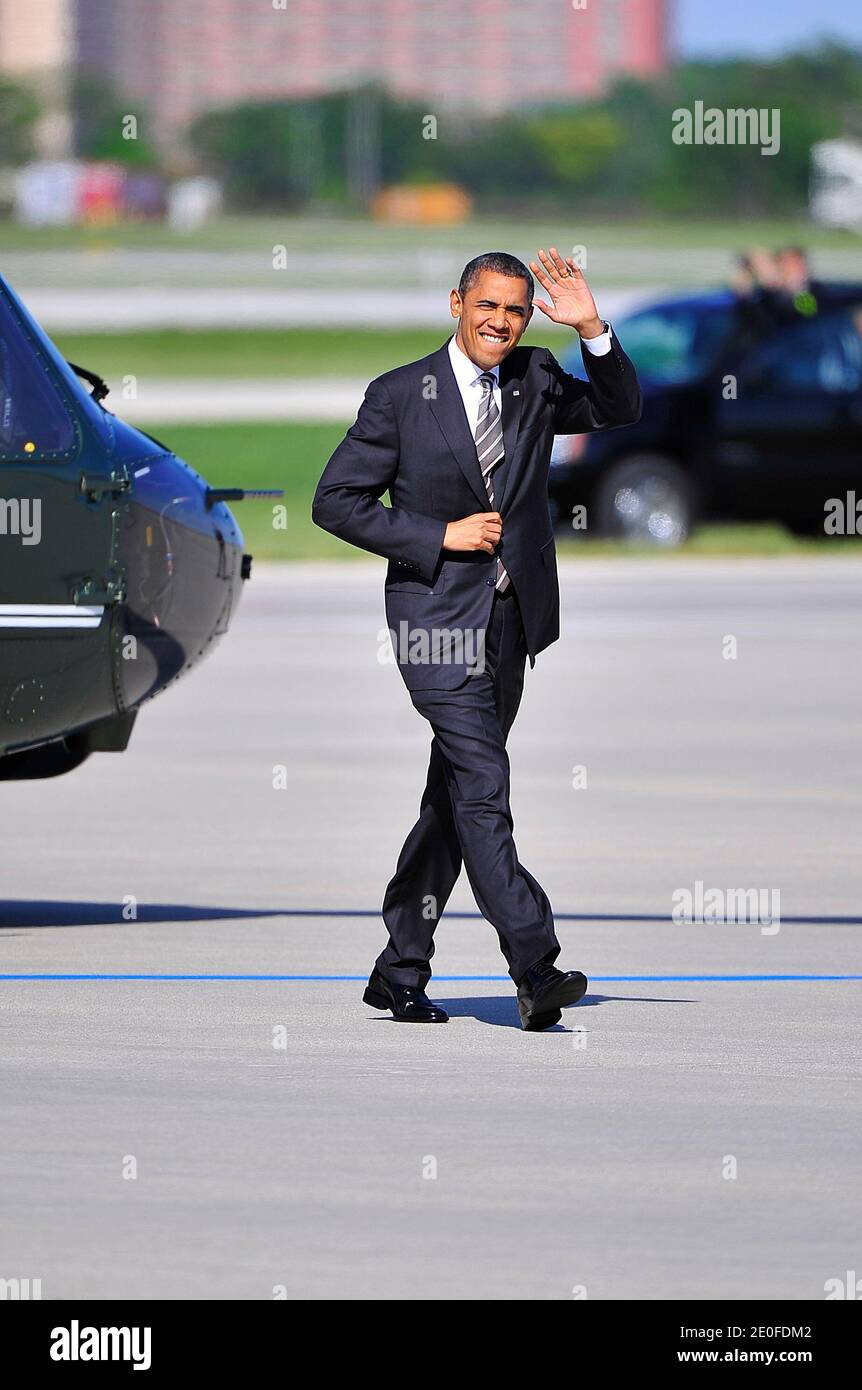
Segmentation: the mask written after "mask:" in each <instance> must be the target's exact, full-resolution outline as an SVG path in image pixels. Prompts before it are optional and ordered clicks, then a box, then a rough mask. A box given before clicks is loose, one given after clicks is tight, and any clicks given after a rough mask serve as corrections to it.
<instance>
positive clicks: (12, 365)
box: [0, 300, 75, 462]
mask: <svg viewBox="0 0 862 1390" xmlns="http://www.w3.org/2000/svg"><path fill="white" fill-rule="evenodd" d="M74 438H75V431H74V426H73V424H72V419H71V416H70V415H69V413H68V411H67V410H66V408H65V406H64V405H63V402H62V400H61V399H60V396H59V394H58V393H57V391H56V389H55V387H54V386H53V384H52V382H51V379H50V377H49V376H48V375H47V373H46V371H45V369H44V367H43V366H42V363H41V361H40V359H39V357H38V356H37V354H36V351H35V349H34V347H33V345H32V344H31V343H30V341H29V339H28V338H27V336H26V334H25V333H24V331H23V329H22V328H21V326H20V324H19V323H18V321H17V319H16V318H15V317H14V315H13V314H12V312H11V310H10V308H9V306H8V304H6V303H5V302H4V301H3V300H0V462H3V461H6V460H9V459H27V460H33V461H36V460H38V459H46V458H47V459H53V458H57V457H62V456H63V455H64V454H66V453H68V451H69V449H70V448H71V447H72V444H73V442H74Z"/></svg>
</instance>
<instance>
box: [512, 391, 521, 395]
mask: <svg viewBox="0 0 862 1390" xmlns="http://www.w3.org/2000/svg"><path fill="white" fill-rule="evenodd" d="M520 394H521V393H520V391H513V392H512V395H513V396H520Z"/></svg>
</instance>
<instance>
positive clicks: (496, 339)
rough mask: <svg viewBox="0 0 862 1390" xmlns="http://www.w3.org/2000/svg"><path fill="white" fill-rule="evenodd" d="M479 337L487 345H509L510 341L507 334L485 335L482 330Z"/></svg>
mask: <svg viewBox="0 0 862 1390" xmlns="http://www.w3.org/2000/svg"><path fill="white" fill-rule="evenodd" d="M479 337H480V338H483V339H484V340H485V342H486V343H507V342H508V341H509V339H508V338H507V337H506V335H505V334H500V333H483V332H481V330H480V332H479Z"/></svg>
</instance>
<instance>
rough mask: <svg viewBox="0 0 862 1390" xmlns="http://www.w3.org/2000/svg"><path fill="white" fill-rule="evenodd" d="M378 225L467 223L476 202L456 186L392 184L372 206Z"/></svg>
mask: <svg viewBox="0 0 862 1390" xmlns="http://www.w3.org/2000/svg"><path fill="white" fill-rule="evenodd" d="M371 211H372V215H373V217H374V218H375V220H376V221H377V222H410V223H421V224H427V223H434V222H465V221H466V220H467V218H468V217H470V216H471V214H472V212H473V200H472V198H471V197H470V195H469V193H467V192H465V190H464V189H463V188H460V187H459V186H458V184H456V183H429V184H421V185H417V186H414V185H412V184H390V186H389V187H388V188H382V189H381V190H380V192H379V193H378V194H377V196H376V198H375V199H374V201H373V203H372V205H371Z"/></svg>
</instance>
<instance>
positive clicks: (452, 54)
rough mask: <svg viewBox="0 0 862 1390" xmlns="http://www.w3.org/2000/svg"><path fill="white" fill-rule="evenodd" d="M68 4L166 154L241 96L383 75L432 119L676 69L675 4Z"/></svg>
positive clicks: (458, 0)
mask: <svg viewBox="0 0 862 1390" xmlns="http://www.w3.org/2000/svg"><path fill="white" fill-rule="evenodd" d="M2 3H6V4H8V3H10V0H2ZM14 3H17V4H20V5H22V6H28V7H29V6H32V5H33V4H34V0H14ZM55 3H56V4H58V5H60V4H62V3H63V0H55ZM67 3H69V4H71V5H72V7H73V10H74V16H75V48H76V52H77V59H78V63H79V64H80V65H83V66H85V67H90V68H91V69H95V70H98V71H101V72H103V73H105V75H106V76H109V77H111V78H112V79H113V80H114V82H115V83H116V85H117V87H118V89H119V90H120V91H121V92H123V93H124V94H128V95H129V96H130V97H133V98H134V97H138V98H139V99H140V100H141V101H142V103H145V104H146V106H147V107H148V109H149V111H150V113H151V119H152V121H153V126H154V128H153V131H152V135H153V137H154V139H155V141H156V143H158V144H160V145H161V146H162V147H163V148H164V147H167V148H170V147H171V146H172V145H175V144H176V143H177V142H178V141H179V140H180V138H181V133H182V131H183V129H184V128H185V126H186V125H187V124H188V122H189V121H190V120H191V119H192V118H193V117H194V116H195V115H197V114H198V113H199V112H201V111H203V110H207V109H210V108H213V107H218V106H224V105H230V104H232V103H234V102H238V101H243V100H255V99H265V98H272V97H284V96H299V95H313V94H318V93H320V92H325V91H331V90H337V89H343V88H347V87H352V86H355V85H357V84H358V83H360V82H364V81H378V82H380V83H382V84H383V85H384V86H386V87H387V88H388V89H389V90H390V91H392V92H394V93H396V94H399V95H402V96H405V97H415V98H420V99H421V100H422V101H423V102H424V101H427V102H428V105H429V110H430V111H432V112H434V111H435V109H439V110H444V109H446V110H462V111H479V112H485V113H493V112H501V111H505V110H511V109H513V108H516V107H519V106H525V105H536V104H539V103H542V102H553V101H560V100H566V99H571V98H573V97H574V98H588V97H594V96H597V95H599V94H601V92H602V91H604V90H605V89H606V88H607V86H608V85H609V83H610V82H611V81H612V80H613V78H614V77H615V76H617V75H618V74H621V73H632V74H636V75H639V76H643V77H649V76H653V75H655V74H657V73H660V72H661V71H662V70H663V69H664V68H665V66H666V64H667V61H668V16H667V8H668V4H669V0H432V2H431V3H424V4H423V3H422V0H200V3H197V4H190V3H189V2H188V0H67ZM435 103H436V104H437V107H436V108H435Z"/></svg>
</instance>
